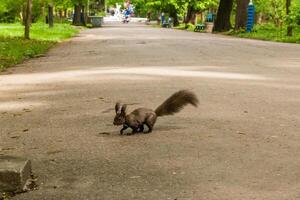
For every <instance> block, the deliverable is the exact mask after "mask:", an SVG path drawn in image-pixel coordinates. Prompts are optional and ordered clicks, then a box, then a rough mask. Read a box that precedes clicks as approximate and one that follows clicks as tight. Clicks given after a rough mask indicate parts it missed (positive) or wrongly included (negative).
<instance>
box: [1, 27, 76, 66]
mask: <svg viewBox="0 0 300 200" xmlns="http://www.w3.org/2000/svg"><path fill="white" fill-rule="evenodd" d="M77 32H78V29H76V28H74V27H72V26H71V25H69V24H55V25H54V28H52V29H49V28H48V25H46V24H42V23H36V24H33V25H32V27H31V34H30V35H31V38H32V39H31V40H25V39H23V35H24V27H23V26H22V25H21V24H0V71H2V70H3V69H5V68H7V67H10V66H12V65H15V64H17V63H20V62H21V61H22V60H24V59H27V58H32V57H35V56H38V55H41V54H43V53H45V52H46V51H47V50H48V49H49V48H50V47H51V46H53V45H54V44H55V43H56V42H60V41H62V40H64V39H66V38H69V37H72V36H73V35H75V34H76V33H77Z"/></svg>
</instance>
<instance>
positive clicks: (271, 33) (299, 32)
mask: <svg viewBox="0 0 300 200" xmlns="http://www.w3.org/2000/svg"><path fill="white" fill-rule="evenodd" d="M226 35H231V36H237V37H241V38H252V39H259V40H268V41H276V42H288V43H300V27H295V28H294V29H293V36H292V37H288V36H286V27H281V28H280V27H275V26H274V25H273V24H264V25H256V26H255V27H254V29H253V31H252V32H250V33H246V32H245V31H230V32H227V33H226Z"/></svg>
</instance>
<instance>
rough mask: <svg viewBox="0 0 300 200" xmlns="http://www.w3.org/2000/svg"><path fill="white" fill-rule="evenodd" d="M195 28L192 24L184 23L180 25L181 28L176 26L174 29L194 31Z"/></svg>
mask: <svg viewBox="0 0 300 200" xmlns="http://www.w3.org/2000/svg"><path fill="white" fill-rule="evenodd" d="M195 27H196V26H195V25H194V24H191V23H188V24H185V23H182V24H179V26H176V27H174V28H175V29H179V30H187V31H194V29H195Z"/></svg>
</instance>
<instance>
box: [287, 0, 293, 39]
mask: <svg viewBox="0 0 300 200" xmlns="http://www.w3.org/2000/svg"><path fill="white" fill-rule="evenodd" d="M290 7H291V0H286V15H287V17H289V15H290V12H291V9H290ZM286 34H287V36H293V27H292V26H291V25H290V24H288V27H287V33H286Z"/></svg>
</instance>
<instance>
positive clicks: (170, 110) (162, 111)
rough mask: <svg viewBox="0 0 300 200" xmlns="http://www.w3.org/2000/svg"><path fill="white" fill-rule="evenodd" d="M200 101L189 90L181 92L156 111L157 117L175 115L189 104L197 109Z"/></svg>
mask: <svg viewBox="0 0 300 200" xmlns="http://www.w3.org/2000/svg"><path fill="white" fill-rule="evenodd" d="M198 103H199V100H198V98H197V96H196V95H195V94H194V93H193V92H191V91H188V90H180V91H178V92H176V93H174V94H173V95H172V96H170V97H169V98H168V99H167V100H165V101H164V102H163V103H162V104H161V105H160V106H158V107H157V108H156V110H155V113H156V115H157V116H164V115H173V114H175V113H177V112H179V111H180V110H182V108H183V107H184V106H186V105H187V104H191V105H193V106H195V107H197V105H198Z"/></svg>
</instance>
